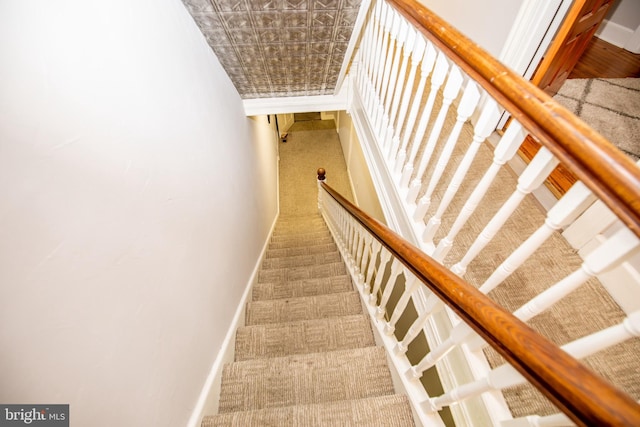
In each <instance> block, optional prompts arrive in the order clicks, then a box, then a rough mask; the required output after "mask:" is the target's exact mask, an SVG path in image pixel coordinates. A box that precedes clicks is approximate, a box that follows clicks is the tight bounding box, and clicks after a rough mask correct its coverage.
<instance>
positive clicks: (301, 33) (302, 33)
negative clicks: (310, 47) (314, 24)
mask: <svg viewBox="0 0 640 427" xmlns="http://www.w3.org/2000/svg"><path fill="white" fill-rule="evenodd" d="M307 38H308V37H307V29H306V28H291V29H285V30H283V31H282V41H283V42H285V43H298V44H299V42H306V41H307Z"/></svg>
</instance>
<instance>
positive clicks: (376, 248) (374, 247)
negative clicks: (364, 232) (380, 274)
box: [363, 239, 382, 294]
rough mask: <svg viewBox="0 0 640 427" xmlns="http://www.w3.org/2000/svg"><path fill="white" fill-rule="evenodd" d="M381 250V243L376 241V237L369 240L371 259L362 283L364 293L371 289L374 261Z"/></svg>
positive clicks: (369, 291) (368, 292)
mask: <svg viewBox="0 0 640 427" xmlns="http://www.w3.org/2000/svg"><path fill="white" fill-rule="evenodd" d="M381 250H382V245H381V244H380V242H378V240H377V239H373V240H372V242H371V259H370V261H369V266H368V267H367V273H366V276H365V281H364V284H363V286H364V290H365V293H367V294H370V293H371V289H372V288H373V286H372V285H373V283H372V281H373V278H374V272H375V268H376V261H377V260H378V256H379V255H380V252H381Z"/></svg>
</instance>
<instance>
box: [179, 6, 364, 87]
mask: <svg viewBox="0 0 640 427" xmlns="http://www.w3.org/2000/svg"><path fill="white" fill-rule="evenodd" d="M360 1H361V0H210V1H209V0H183V2H184V4H185V7H186V8H187V10H188V11H189V12H190V13H191V15H192V16H193V18H194V20H195V22H196V23H197V25H198V27H199V28H200V29H201V31H202V33H203V34H204V35H205V38H206V40H207V42H208V43H209V45H210V46H211V48H212V50H213V51H214V53H215V54H216V55H217V56H218V58H219V59H220V63H221V64H222V66H223V67H224V68H225V70H226V72H227V74H228V75H229V77H230V79H231V81H232V82H233V84H234V85H235V87H236V89H237V90H238V93H239V94H240V96H241V97H242V98H245V99H249V98H264V97H273V96H311V95H325V94H331V93H333V90H334V88H335V84H336V80H337V78H338V75H339V72H340V69H341V66H342V62H343V61H344V54H345V52H346V50H347V46H348V42H349V38H350V37H351V32H352V28H353V24H354V22H355V20H356V18H357V15H358V9H359V7H360Z"/></svg>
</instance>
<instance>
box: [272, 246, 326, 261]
mask: <svg viewBox="0 0 640 427" xmlns="http://www.w3.org/2000/svg"><path fill="white" fill-rule="evenodd" d="M337 251H338V246H337V245H336V244H335V243H323V244H319V245H308V246H298V247H292V248H278V249H267V252H266V254H265V259H271V258H284V257H292V256H300V255H315V254H322V253H326V252H337Z"/></svg>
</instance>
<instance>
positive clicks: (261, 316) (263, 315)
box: [245, 291, 362, 325]
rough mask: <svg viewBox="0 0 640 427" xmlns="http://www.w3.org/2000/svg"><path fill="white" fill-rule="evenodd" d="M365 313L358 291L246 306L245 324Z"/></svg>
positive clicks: (253, 303) (257, 302)
mask: <svg viewBox="0 0 640 427" xmlns="http://www.w3.org/2000/svg"><path fill="white" fill-rule="evenodd" d="M360 313H362V305H361V303H360V296H359V294H358V293H357V292H355V291H353V292H349V293H341V294H333V295H320V296H317V297H303V298H292V299H280V300H271V301H255V302H251V303H249V304H247V310H246V321H245V324H246V325H261V324H267V323H283V322H296V321H301V320H312V319H323V318H328V317H339V316H349V315H353V314H360Z"/></svg>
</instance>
